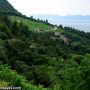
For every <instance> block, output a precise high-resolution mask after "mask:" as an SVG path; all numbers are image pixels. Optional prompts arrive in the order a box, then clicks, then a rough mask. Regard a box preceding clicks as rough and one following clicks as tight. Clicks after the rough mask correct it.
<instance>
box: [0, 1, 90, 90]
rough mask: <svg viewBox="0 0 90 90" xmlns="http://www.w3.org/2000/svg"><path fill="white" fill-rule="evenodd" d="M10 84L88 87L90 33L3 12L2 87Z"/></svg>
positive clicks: (30, 88)
mask: <svg viewBox="0 0 90 90" xmlns="http://www.w3.org/2000/svg"><path fill="white" fill-rule="evenodd" d="M2 1H3V0H2ZM0 4H1V3H0ZM4 7H5V6H4ZM10 9H11V8H10ZM3 10H5V9H3ZM11 86H13V87H20V88H21V89H20V90H89V89H90V33H85V32H83V31H78V30H76V29H74V28H71V27H63V26H62V25H60V26H56V25H52V24H50V23H49V22H48V21H43V20H36V19H34V18H32V17H29V18H28V17H26V16H22V15H20V16H18V15H15V14H14V15H13V16H12V14H9V15H8V14H6V15H1V14H0V89H1V88H2V87H11Z"/></svg>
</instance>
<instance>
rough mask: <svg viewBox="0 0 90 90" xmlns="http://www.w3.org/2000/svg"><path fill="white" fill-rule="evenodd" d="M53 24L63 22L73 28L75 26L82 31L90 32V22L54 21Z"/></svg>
mask: <svg viewBox="0 0 90 90" xmlns="http://www.w3.org/2000/svg"><path fill="white" fill-rule="evenodd" d="M52 23H53V24H57V25H60V24H62V25H63V26H67V27H68V26H69V27H72V28H75V29H78V30H81V31H85V32H90V23H76V22H75V23H71V22H67V23H66V22H65V23H64V22H52Z"/></svg>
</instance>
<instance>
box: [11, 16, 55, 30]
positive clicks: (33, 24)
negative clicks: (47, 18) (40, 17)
mask: <svg viewBox="0 0 90 90" xmlns="http://www.w3.org/2000/svg"><path fill="white" fill-rule="evenodd" d="M10 19H11V20H12V21H18V22H23V23H24V24H25V25H27V26H28V28H29V29H30V30H32V31H37V30H38V29H40V30H42V31H51V30H53V29H54V27H53V26H50V25H46V24H45V23H43V22H39V21H33V20H32V19H31V20H29V19H25V18H22V17H17V16H10Z"/></svg>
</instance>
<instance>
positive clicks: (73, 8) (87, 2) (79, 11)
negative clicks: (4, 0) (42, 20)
mask: <svg viewBox="0 0 90 90" xmlns="http://www.w3.org/2000/svg"><path fill="white" fill-rule="evenodd" d="M8 1H10V3H11V4H12V5H13V6H14V7H15V8H16V9H17V10H18V11H20V12H21V13H23V14H25V15H33V14H53V15H90V0H8Z"/></svg>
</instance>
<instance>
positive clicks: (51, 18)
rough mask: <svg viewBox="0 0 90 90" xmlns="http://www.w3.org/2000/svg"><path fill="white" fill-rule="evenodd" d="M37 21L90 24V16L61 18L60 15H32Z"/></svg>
mask: <svg viewBox="0 0 90 90" xmlns="http://www.w3.org/2000/svg"><path fill="white" fill-rule="evenodd" d="M32 16H33V17H34V18H36V19H38V18H39V19H43V20H46V19H48V20H49V21H50V22H53V21H54V22H60V21H61V22H62V21H66V22H68V21H71V22H80V21H84V22H88V21H89V22H90V15H85V16H83V15H67V16H59V15H43V14H38V15H32Z"/></svg>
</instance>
